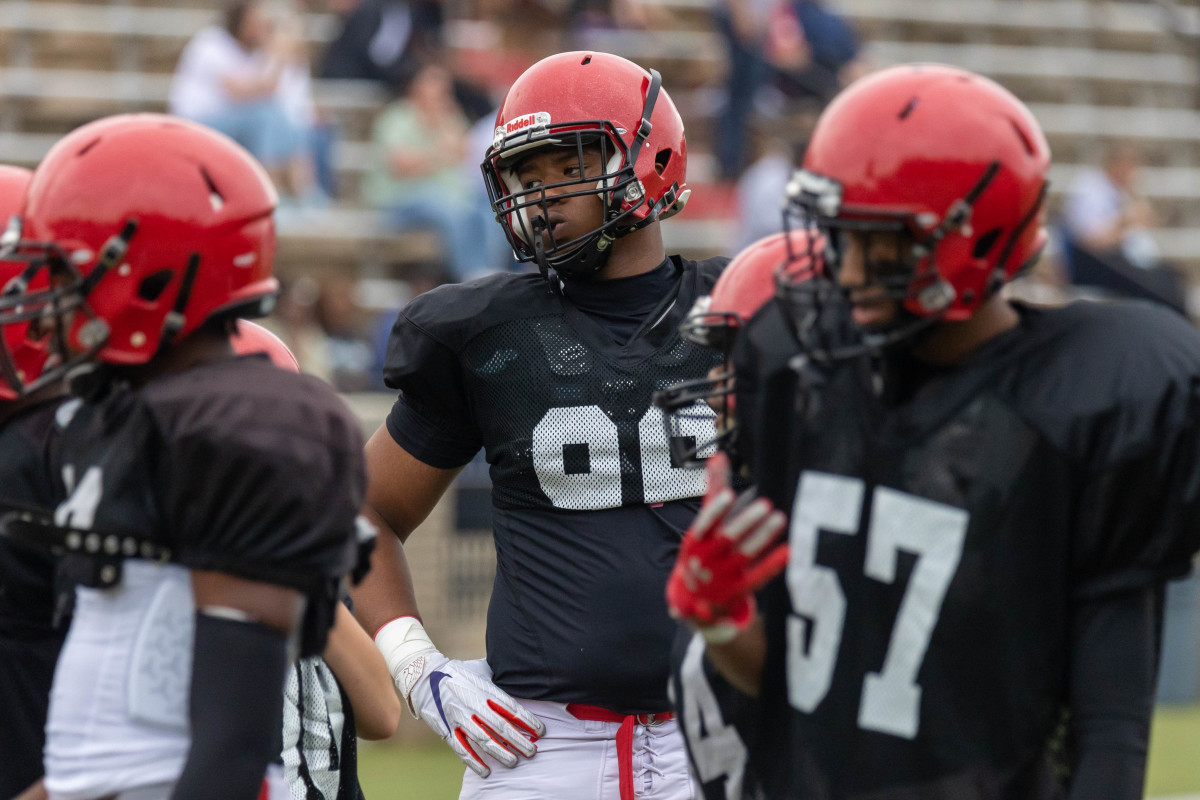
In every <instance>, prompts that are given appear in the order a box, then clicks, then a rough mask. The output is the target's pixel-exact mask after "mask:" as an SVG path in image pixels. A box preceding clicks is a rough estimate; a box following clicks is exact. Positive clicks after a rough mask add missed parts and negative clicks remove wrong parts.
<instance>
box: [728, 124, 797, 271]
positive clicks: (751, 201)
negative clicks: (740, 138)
mask: <svg viewBox="0 0 1200 800" xmlns="http://www.w3.org/2000/svg"><path fill="white" fill-rule="evenodd" d="M811 128H812V121H811V120H807V119H802V118H800V117H799V116H793V117H790V118H787V119H777V118H766V117H763V116H761V115H760V116H757V117H755V122H754V124H753V125H752V126H751V132H752V140H753V142H754V145H755V146H754V150H755V154H756V156H757V157H756V158H755V161H754V163H753V164H751V165H750V166H749V167H748V168H747V169H746V171H745V172H743V173H742V176H741V177H740V178H739V179H738V182H737V206H738V232H737V247H736V249H737V250H741V249H743V248H745V247H747V246H749V245H750V244H752V243H754V242H757V241H758V240H759V239H761V238H763V237H764V236H770V235H771V234H773V233H778V232H779V231H781V230H783V198H784V196H785V195H786V190H787V184H788V181H789V180H790V179H791V177H792V173H793V172H795V170H796V165H797V164H799V163H800V161H801V160H802V158H803V154H804V142H797V141H796V137H800V136H803V137H805V139H807V132H808V131H809V130H811Z"/></svg>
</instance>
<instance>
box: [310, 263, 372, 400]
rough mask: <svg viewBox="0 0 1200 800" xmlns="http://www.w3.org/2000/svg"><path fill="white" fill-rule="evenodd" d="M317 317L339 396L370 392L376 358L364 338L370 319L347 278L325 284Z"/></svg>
mask: <svg viewBox="0 0 1200 800" xmlns="http://www.w3.org/2000/svg"><path fill="white" fill-rule="evenodd" d="M316 316H317V322H318V323H319V324H320V326H321V330H322V331H323V332H324V334H325V355H326V360H327V363H328V365H329V382H330V383H332V384H333V387H334V388H335V389H337V390H338V391H339V392H362V391H366V390H367V389H370V388H371V387H372V385H373V383H374V381H373V379H372V370H373V368H374V366H375V355H374V352H373V351H372V348H371V344H370V342H368V341H367V338H366V336H365V335H364V329H365V327H366V326H365V324H364V320H365V319H366V317H365V315H364V313H363V310H362V309H361V308H360V307H359V305H358V302H357V301H356V300H355V296H354V281H353V280H351V279H350V278H346V277H335V278H330V279H327V280H325V281H324V282H323V284H322V286H321V294H320V297H318V299H317V307H316Z"/></svg>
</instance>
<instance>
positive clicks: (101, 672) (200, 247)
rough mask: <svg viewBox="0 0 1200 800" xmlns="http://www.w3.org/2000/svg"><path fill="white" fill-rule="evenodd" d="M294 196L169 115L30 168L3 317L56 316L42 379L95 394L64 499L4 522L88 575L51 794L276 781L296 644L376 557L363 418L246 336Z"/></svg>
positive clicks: (59, 675) (60, 467)
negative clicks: (284, 203)
mask: <svg viewBox="0 0 1200 800" xmlns="http://www.w3.org/2000/svg"><path fill="white" fill-rule="evenodd" d="M275 203H276V194H275V191H274V189H273V187H272V186H271V185H270V182H269V181H268V179H267V178H266V175H265V173H263V171H262V169H261V167H259V166H258V164H257V163H256V162H254V160H253V159H252V158H251V157H250V156H249V154H247V153H246V152H245V151H244V150H243V149H242V148H241V147H239V146H238V145H236V144H234V143H233V142H232V141H231V140H229V139H227V138H226V137H224V136H222V135H220V134H217V133H215V132H213V131H211V130H209V129H207V128H204V127H202V126H199V125H196V124H193V123H189V122H185V121H181V120H178V119H174V118H170V117H165V116H160V115H122V116H116V117H110V118H107V119H104V120H100V121H98V122H94V123H91V124H88V125H85V126H83V127H81V128H79V129H77V130H75V131H74V132H72V133H71V134H68V135H67V136H66V137H64V138H63V139H62V140H61V141H60V142H59V143H58V144H56V145H55V146H54V148H52V149H51V151H50V152H49V153H48V154H47V156H46V157H45V159H44V160H43V161H42V163H41V164H40V165H39V166H38V168H37V170H35V172H34V175H33V179H32V182H31V184H30V187H29V190H28V192H27V195H26V200H25V204H24V207H23V211H22V218H21V230H20V233H21V241H20V242H19V243H18V244H17V246H16V256H17V257H20V258H22V259H24V260H25V261H26V262H27V265H28V266H27V267H26V269H25V270H24V271H23V272H22V274H21V275H20V276H18V278H17V279H15V280H14V281H12V282H10V283H9V284H8V287H7V288H6V290H5V293H4V295H3V296H2V297H0V323H3V324H4V325H5V326H6V327H7V325H9V324H19V323H22V322H23V321H27V320H29V319H35V320H37V321H38V324H39V326H42V327H47V328H49V330H48V331H47V332H46V334H45V337H46V340H47V341H48V342H49V343H50V345H51V348H52V351H53V354H54V357H55V359H56V363H55V364H54V365H53V366H48V367H47V368H46V369H45V370H44V371H43V377H44V378H50V379H56V378H63V377H66V376H67V373H68V372H70V373H71V375H72V378H73V380H72V390H73V392H75V393H77V394H78V396H79V399H78V400H77V401H76V402H74V403H72V404H70V405H69V407H68V406H66V405H64V407H63V408H62V409H60V413H59V414H58V415H57V418H58V420H59V423H60V425H61V426H62V428H63V430H62V433H61V436H60V437H59V440H58V441H59V443H60V446H59V447H57V448H54V449H52V451H51V454H50V462H51V469H52V472H53V474H54V475H55V476H57V477H59V478H61V481H62V487H61V489H62V496H63V497H65V499H64V500H63V501H62V502H60V503H59V504H58V505H57V507H56V508H55V509H54V511H53V514H52V518H51V519H48V520H47V519H38V518H37V517H36V515H32V514H27V515H24V516H23V517H21V518H18V519H16V520H15V521H14V520H9V525H8V526H7V527H8V528H9V529H10V530H21V529H22V528H25V527H29V528H36V529H37V530H38V532H40V533H41V535H42V536H44V537H46V538H47V539H48V540H50V541H51V542H52V543H53V544H54V546H55V547H56V548H57V549H58V550H59V551H60V552H61V553H62V555H61V558H60V562H61V564H62V567H63V569H64V570H65V571H66V572H67V573H69V574H70V576H71V577H72V578H73V579H74V580H75V581H76V582H77V583H78V585H79V586H78V589H77V591H76V608H75V615H74V619H73V621H72V625H71V629H70V632H69V633H68V635H67V639H66V643H65V644H64V646H63V650H62V653H61V655H60V657H59V662H58V666H57V669H56V671H55V680H54V685H53V689H52V691H51V699H50V711H49V719H48V722H47V725H46V738H47V741H46V751H45V767H46V777H45V785H46V788H47V789H48V791H49V793H50V796H51V797H56V798H58V797H61V798H99V797H107V796H110V795H117V796H122V797H125V796H136V797H138V798H147V800H149V799H150V798H168V797H170V798H173V799H174V800H185V799H187V798H197V799H199V798H213V797H221V798H233V799H235V800H241V799H242V798H246V799H249V798H255V797H257V796H258V795H259V792H260V790H262V789H263V786H264V775H265V774H266V773H267V765H268V763H270V762H272V761H277V760H278V758H279V753H280V727H281V726H280V720H281V719H282V715H283V685H284V674H285V670H286V668H287V665H288V662H289V660H290V658H291V657H292V656H291V655H290V654H293V653H295V652H299V653H301V654H308V653H314V652H320V650H321V649H322V648H323V646H324V642H325V638H326V633H327V631H328V629H329V626H330V624H331V623H332V620H333V617H334V611H335V608H336V602H337V600H336V597H337V586H338V582H339V581H340V579H341V578H342V577H343V576H344V575H346V574H347V572H348V571H349V569H350V567H351V565H352V563H353V558H354V555H355V551H356V549H357V546H356V525H355V519H356V515H357V509H358V507H359V505H360V503H361V501H362V498H363V494H364V490H365V471H364V467H363V461H362V453H361V444H362V443H361V438H360V437H359V434H358V423H357V421H356V420H355V418H354V417H353V415H352V414H351V413H350V412H349V410H348V409H347V408H346V407H345V405H344V404H343V403H342V401H341V400H339V399H338V398H337V396H336V395H335V394H334V393H333V391H332V390H331V389H330V388H329V387H328V386H326V385H325V384H324V383H322V382H320V381H318V380H316V379H313V378H309V377H305V376H301V375H295V374H292V373H291V372H288V371H286V370H281V369H277V368H276V367H274V366H273V365H272V364H271V363H270V361H269V360H267V359H265V358H261V357H250V358H236V357H234V354H233V351H232V348H231V345H230V336H231V334H232V328H233V321H234V320H235V319H236V318H237V317H241V316H257V315H262V314H265V313H267V312H268V311H269V310H270V309H271V307H272V304H273V302H274V298H275V293H276V290H277V283H276V281H275V279H274V278H273V277H272V275H271V270H272V262H273V259H274V251H275V235H274V225H273V220H272V214H273V210H274V207H275ZM39 287H40V288H39Z"/></svg>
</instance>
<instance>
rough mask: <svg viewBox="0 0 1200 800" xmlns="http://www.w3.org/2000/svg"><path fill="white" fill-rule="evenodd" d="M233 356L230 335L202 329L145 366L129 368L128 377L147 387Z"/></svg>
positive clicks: (126, 370)
mask: <svg viewBox="0 0 1200 800" xmlns="http://www.w3.org/2000/svg"><path fill="white" fill-rule="evenodd" d="M232 357H233V345H231V344H230V342H229V334H227V333H225V332H224V331H222V330H220V329H214V328H211V327H203V328H200V329H199V330H197V331H194V332H192V333H191V334H190V335H188V336H187V337H185V338H183V339H182V340H180V341H179V342H177V343H175V344H174V345H172V346H171V347H170V348H168V349H167V351H166V352H164V353H161V354H159V355H157V356H155V357H154V358H153V359H151V360H150V361H149V362H148V363H146V364H141V365H139V366H136V367H129V368H127V369H125V370H124V373H125V375H126V376H127V377H128V378H129V379H130V380H131V381H132V382H133V383H135V384H139V385H140V384H144V383H148V382H149V381H152V380H154V379H155V378H160V377H162V376H164V375H170V374H172V373H176V372H183V371H185V370H189V369H191V368H192V367H197V366H200V365H201V364H209V363H212V362H215V361H224V360H225V359H228V358H232Z"/></svg>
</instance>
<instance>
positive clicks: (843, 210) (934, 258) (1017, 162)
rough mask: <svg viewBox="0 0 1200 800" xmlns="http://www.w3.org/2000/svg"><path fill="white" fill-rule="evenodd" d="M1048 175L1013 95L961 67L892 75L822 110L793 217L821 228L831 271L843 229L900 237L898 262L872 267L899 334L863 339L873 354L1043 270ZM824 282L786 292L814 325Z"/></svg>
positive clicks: (1045, 150) (1029, 122)
mask: <svg viewBox="0 0 1200 800" xmlns="http://www.w3.org/2000/svg"><path fill="white" fill-rule="evenodd" d="M1049 167H1050V148H1049V145H1047V143H1046V139H1045V136H1044V135H1043V134H1042V130H1041V128H1040V126H1039V125H1038V123H1037V120H1036V119H1034V117H1033V114H1032V113H1031V112H1030V111H1029V109H1028V108H1027V107H1026V106H1025V104H1024V103H1022V102H1021V101H1020V100H1018V99H1017V98H1016V97H1015V96H1014V95H1013V94H1012V93H1011V92H1009V91H1008V90H1007V89H1005V88H1003V87H1002V86H1000V85H999V84H997V83H995V82H993V81H991V80H989V79H987V78H985V77H983V76H980V75H976V74H974V73H971V72H967V71H965V70H961V69H957V68H955V67H948V66H943V65H938V64H913V65H904V66H898V67H892V68H890V69H886V70H882V71H880V72H878V73H876V74H874V75H871V76H868V77H866V78H863V79H862V80H859V81H857V82H855V83H854V84H852V85H851V86H850V87H849V88H847V89H846V90H845V91H843V92H842V93H841V94H840V95H838V97H837V98H835V99H834V101H833V102H832V103H830V105H829V107H828V108H826V109H825V111H824V112H823V113H822V114H821V116H820V118H819V119H818V121H817V124H816V127H815V129H814V131H813V135H812V138H811V139H810V141H809V145H808V149H807V151H806V154H805V157H804V163H803V166H802V168H801V169H800V170H799V171H798V172H797V173H796V175H795V177H794V178H793V180H792V182H791V184H790V186H789V188H788V201H789V212H790V216H791V217H792V218H795V217H799V220H800V224H801V225H805V226H810V227H812V228H815V229H819V230H821V231H823V232H825V234H826V238H827V241H828V243H829V256H828V258H827V263H828V265H829V267H830V268H831V270H832V273H836V269H837V266H838V255H839V253H840V250H841V243H842V240H843V236H844V235H845V234H846V233H847V232H851V231H853V232H855V233H856V235H865V236H870V235H872V234H875V233H886V234H887V235H889V236H898V241H899V242H900V246H899V252H898V254H897V260H896V262H895V263H892V262H890V261H889V262H888V263H886V264H878V265H871V264H868V269H867V272H868V274H872V275H875V276H876V278H875V279H874V280H873V281H872V282H873V283H875V284H877V285H882V286H883V287H884V288H885V290H886V294H887V296H888V297H890V298H893V299H895V300H897V301H899V302H900V304H901V306H902V309H903V311H904V314H902V315H901V316H902V317H903V319H900V320H898V321H897V323H896V324H895V325H893V326H892V328H891V329H889V330H886V331H875V332H868V334H869V335H868V337H867V339H868V344H870V340H871V338H872V335H874V339H875V340H876V341H877V342H883V343H886V342H887V341H897V340H899V339H901V338H903V337H904V336H905V335H908V334H911V333H912V332H914V331H915V330H919V329H920V328H922V327H924V326H926V325H928V324H929V322H930V321H933V320H947V321H958V320H964V319H967V318H969V317H970V316H971V315H972V314H974V313H975V311H976V310H978V309H979V307H980V306H981V305H983V303H984V302H986V301H987V300H988V298H990V297H992V296H993V295H994V294H995V293H996V292H997V291H998V290H999V289H1000V288H1001V287H1002V286H1003V285H1004V284H1005V283H1007V282H1008V281H1010V280H1012V279H1013V278H1014V277H1015V276H1017V275H1019V274H1020V273H1021V272H1022V271H1023V270H1025V269H1027V268H1028V267H1030V266H1031V265H1032V264H1033V263H1034V262H1035V261H1036V259H1037V257H1038V255H1039V253H1040V252H1041V250H1042V248H1043V247H1044V246H1045V244H1046V241H1047V238H1048V237H1047V234H1046V231H1045V228H1044V227H1043V224H1042V223H1043V220H1042V217H1043V212H1044V201H1045V197H1046V187H1047V173H1048V171H1049ZM832 273H831V275H830V276H829V277H830V278H834V279H836V274H832ZM785 278H786V276H785ZM820 284H821V281H814V282H810V283H809V284H808V286H807V287H795V288H796V289H797V290H798V291H796V292H785V293H786V294H791V295H793V296H795V297H797V298H800V299H801V302H800V303H799V308H798V309H797V310H798V312H799V313H798V314H797V315H794V316H805V317H806V318H807V319H809V320H812V319H815V317H814V315H812V314H811V313H810V312H811V310H812V309H811V304H810V303H809V302H807V300H804V299H803V295H805V293H806V292H809V291H815V290H819V291H824V289H823V288H821V286H820ZM786 288H787V287H785V289H786Z"/></svg>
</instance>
